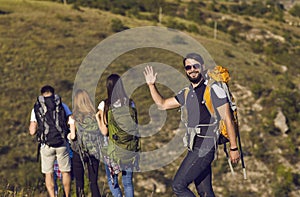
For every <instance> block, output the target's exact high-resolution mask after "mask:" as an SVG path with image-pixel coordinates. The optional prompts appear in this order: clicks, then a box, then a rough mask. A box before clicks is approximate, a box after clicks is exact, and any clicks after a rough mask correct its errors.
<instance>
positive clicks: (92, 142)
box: [71, 116, 104, 163]
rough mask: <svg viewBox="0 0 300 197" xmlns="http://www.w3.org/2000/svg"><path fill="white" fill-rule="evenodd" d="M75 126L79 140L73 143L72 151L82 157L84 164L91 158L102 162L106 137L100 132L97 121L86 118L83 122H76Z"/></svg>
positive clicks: (92, 118)
mask: <svg viewBox="0 0 300 197" xmlns="http://www.w3.org/2000/svg"><path fill="white" fill-rule="evenodd" d="M75 124H76V129H77V131H76V138H77V139H76V140H75V141H71V147H72V150H73V151H75V152H77V153H78V154H79V155H80V158H81V161H82V162H83V163H84V161H85V160H86V159H90V156H94V157H95V158H96V159H98V160H100V159H101V148H102V147H103V143H104V136H103V135H102V134H101V132H100V130H99V127H98V123H97V121H96V119H95V118H94V117H90V116H86V117H85V118H84V119H83V121H82V122H79V121H75Z"/></svg>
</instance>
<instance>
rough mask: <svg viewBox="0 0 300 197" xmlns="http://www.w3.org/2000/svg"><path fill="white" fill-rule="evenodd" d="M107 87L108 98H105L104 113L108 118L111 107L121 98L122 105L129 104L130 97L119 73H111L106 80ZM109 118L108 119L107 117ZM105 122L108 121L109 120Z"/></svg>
mask: <svg viewBox="0 0 300 197" xmlns="http://www.w3.org/2000/svg"><path fill="white" fill-rule="evenodd" d="M106 89H107V99H106V100H105V107H104V114H105V117H106V118H107V112H108V109H109V107H110V106H111V105H112V104H113V103H115V102H116V101H118V100H120V101H121V105H126V104H127V105H128V104H129V99H128V96H127V94H126V92H125V89H124V86H123V83H122V80H121V78H120V76H119V75H117V74H111V75H109V76H108V77H107V80H106ZM106 120H107V119H106ZM106 120H105V122H106V123H107V121H106Z"/></svg>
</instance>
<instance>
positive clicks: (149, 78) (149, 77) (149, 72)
mask: <svg viewBox="0 0 300 197" xmlns="http://www.w3.org/2000/svg"><path fill="white" fill-rule="evenodd" d="M144 76H145V80H146V83H147V84H148V85H153V84H154V83H155V81H156V76H157V73H154V72H153V68H152V66H149V65H148V66H146V68H145V71H144Z"/></svg>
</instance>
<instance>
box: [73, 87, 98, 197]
mask: <svg viewBox="0 0 300 197" xmlns="http://www.w3.org/2000/svg"><path fill="white" fill-rule="evenodd" d="M73 106H74V107H73V116H72V117H71V118H70V121H69V124H70V130H71V132H70V134H68V139H70V141H71V147H72V150H73V159H72V163H73V174H74V177H75V181H76V195H77V197H82V196H85V193H84V169H85V166H87V169H88V178H89V185H90V190H91V193H92V196H93V197H99V196H101V195H100V191H99V187H98V169H99V164H100V159H101V153H100V152H101V147H102V141H103V135H102V134H101V132H100V130H99V127H98V123H97V120H96V118H95V114H96V110H95V107H94V106H93V103H92V101H91V99H90V96H89V94H88V93H87V91H85V90H82V89H79V90H77V91H76V92H75V95H74V104H73Z"/></svg>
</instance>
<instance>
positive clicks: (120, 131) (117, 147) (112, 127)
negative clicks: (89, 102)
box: [107, 101, 141, 169]
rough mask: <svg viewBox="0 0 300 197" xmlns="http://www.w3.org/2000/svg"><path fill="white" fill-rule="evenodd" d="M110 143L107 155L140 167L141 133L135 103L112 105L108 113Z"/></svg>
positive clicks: (121, 162)
mask: <svg viewBox="0 0 300 197" xmlns="http://www.w3.org/2000/svg"><path fill="white" fill-rule="evenodd" d="M107 120H108V131H109V143H108V147H107V156H108V157H109V158H111V159H112V160H113V161H114V162H116V163H118V164H120V165H121V166H122V165H131V164H133V165H134V166H135V167H136V168H137V169H138V160H139V154H138V152H139V151H140V149H141V147H140V135H139V130H138V124H137V112H136V108H135V107H134V103H133V102H132V101H131V102H130V106H129V107H128V106H127V105H123V106H121V107H110V108H109V110H108V113H107Z"/></svg>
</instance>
